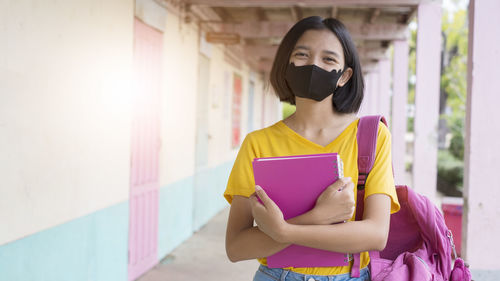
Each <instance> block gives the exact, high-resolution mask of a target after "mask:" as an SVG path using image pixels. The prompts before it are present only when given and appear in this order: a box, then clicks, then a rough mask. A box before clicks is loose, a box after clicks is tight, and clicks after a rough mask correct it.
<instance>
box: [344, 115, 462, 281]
mask: <svg viewBox="0 0 500 281" xmlns="http://www.w3.org/2000/svg"><path fill="white" fill-rule="evenodd" d="M380 121H382V122H383V123H384V124H385V125H386V126H387V122H386V121H385V118H384V117H382V116H366V117H362V118H361V119H360V121H359V124H358V134H357V140H358V169H359V178H358V195H357V196H358V198H364V184H365V181H366V179H367V177H368V174H369V172H370V170H371V168H372V166H373V163H374V161H375V151H376V144H377V133H378V126H379V123H380ZM396 191H397V194H398V200H399V203H400V205H401V209H400V211H399V212H397V213H395V214H392V215H391V223H390V229H389V237H388V241H387V246H386V248H385V249H384V250H383V251H380V252H378V251H370V252H369V254H370V265H369V266H370V275H371V280H373V281H377V280H398V281H404V280H443V281H445V280H451V281H457V280H466V281H470V280H471V275H470V271H469V269H468V268H467V267H466V266H465V265H464V262H463V260H462V259H460V258H456V253H455V246H454V244H453V236H452V234H451V231H450V230H449V229H448V227H447V226H446V224H445V221H444V218H443V216H442V215H441V212H440V211H439V209H438V208H437V207H436V206H435V205H434V204H433V203H432V202H431V201H430V200H429V199H428V198H427V197H425V196H423V195H420V194H418V193H416V192H415V191H413V190H412V189H411V188H408V187H407V186H401V185H399V186H396ZM363 205H364V204H363V200H358V205H357V209H356V220H360V219H361V218H362V217H363ZM452 250H453V253H454V254H455V259H456V260H455V265H454V268H453V270H452V258H451V254H452ZM353 258H354V266H353V268H352V272H351V276H352V277H359V254H355V255H354V256H353Z"/></svg>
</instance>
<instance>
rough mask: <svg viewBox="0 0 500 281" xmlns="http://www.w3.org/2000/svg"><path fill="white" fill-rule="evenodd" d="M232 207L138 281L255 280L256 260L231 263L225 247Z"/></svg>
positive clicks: (213, 219)
mask: <svg viewBox="0 0 500 281" xmlns="http://www.w3.org/2000/svg"><path fill="white" fill-rule="evenodd" d="M228 215H229V208H226V209H224V210H223V211H221V212H220V213H218V214H217V215H216V216H215V217H213V218H212V219H211V220H210V221H209V222H208V223H207V224H206V225H205V226H204V227H202V228H201V229H200V230H199V231H198V232H196V233H195V234H193V235H192V236H191V237H190V238H189V239H187V240H186V241H185V242H184V243H182V244H181V245H179V246H178V247H177V248H176V249H175V250H174V251H172V253H170V255H168V256H167V257H166V258H165V259H163V261H161V262H160V263H159V264H158V265H157V266H155V267H154V268H153V269H151V270H150V271H148V272H147V273H145V274H144V275H143V276H142V277H141V278H139V279H138V281H201V280H203V281H205V280H206V281H212V280H213V281H230V280H231V281H240V280H241V281H251V280H252V278H253V274H254V273H255V271H256V270H257V267H258V263H257V261H256V260H250V261H243V262H238V263H231V262H230V261H229V260H228V258H227V256H226V251H225V248H224V237H225V233H226V222H227V217H228Z"/></svg>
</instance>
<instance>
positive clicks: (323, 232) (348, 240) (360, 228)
mask: <svg viewBox="0 0 500 281" xmlns="http://www.w3.org/2000/svg"><path fill="white" fill-rule="evenodd" d="M387 232H388V229H384V227H381V226H380V225H378V224H377V223H376V221H372V220H363V221H350V222H347V223H340V224H334V225H294V224H287V226H286V227H285V228H284V230H283V233H282V235H281V237H280V238H279V240H280V241H281V242H283V243H291V244H297V245H302V246H307V247H311V248H317V249H323V250H327V251H333V252H342V253H359V252H363V251H369V250H382V249H383V248H385V244H386V241H387Z"/></svg>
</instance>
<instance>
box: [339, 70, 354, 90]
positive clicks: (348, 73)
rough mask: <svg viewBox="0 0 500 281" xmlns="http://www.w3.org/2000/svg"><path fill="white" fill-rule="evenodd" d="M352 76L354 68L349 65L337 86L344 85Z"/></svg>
mask: <svg viewBox="0 0 500 281" xmlns="http://www.w3.org/2000/svg"><path fill="white" fill-rule="evenodd" d="M351 77H352V69H351V68H350V67H348V68H347V69H346V70H345V71H344V73H342V76H340V79H339V81H338V82H337V86H338V87H342V86H344V85H345V84H346V83H347V82H348V81H349V79H351Z"/></svg>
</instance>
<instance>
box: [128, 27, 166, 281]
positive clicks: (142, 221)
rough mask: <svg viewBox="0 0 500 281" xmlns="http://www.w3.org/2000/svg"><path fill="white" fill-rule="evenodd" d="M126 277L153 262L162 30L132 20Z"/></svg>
mask: <svg viewBox="0 0 500 281" xmlns="http://www.w3.org/2000/svg"><path fill="white" fill-rule="evenodd" d="M134 30H135V33H134V102H133V118H132V143H131V145H132V156H131V162H130V168H131V172H130V225H129V265H128V274H129V280H133V279H136V278H137V277H139V276H140V275H141V274H143V273H144V272H146V271H147V270H149V269H150V268H152V267H153V266H154V265H155V264H156V263H157V262H158V257H157V244H158V189H159V182H158V160H159V149H160V122H159V117H160V116H159V111H160V110H159V105H160V70H161V47H162V33H161V32H158V31H156V30H155V29H153V28H151V27H150V26H147V25H146V24H144V23H142V22H141V21H140V20H138V19H135V24H134Z"/></svg>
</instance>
